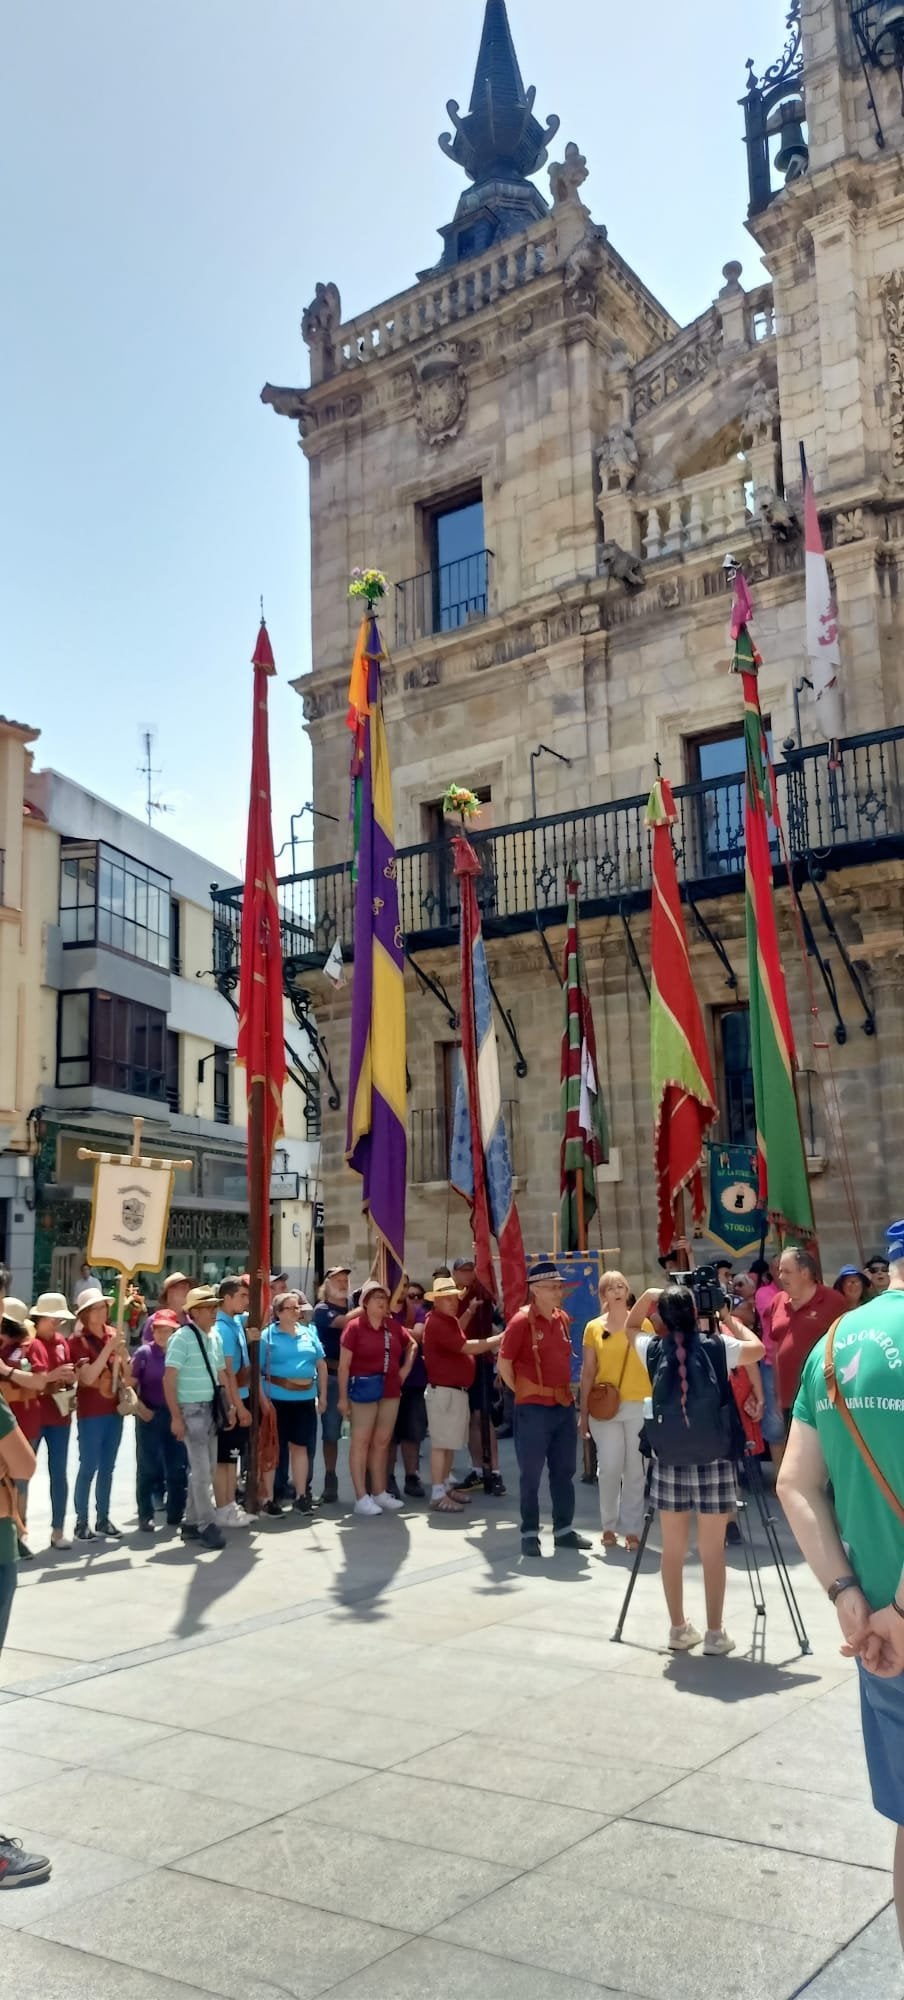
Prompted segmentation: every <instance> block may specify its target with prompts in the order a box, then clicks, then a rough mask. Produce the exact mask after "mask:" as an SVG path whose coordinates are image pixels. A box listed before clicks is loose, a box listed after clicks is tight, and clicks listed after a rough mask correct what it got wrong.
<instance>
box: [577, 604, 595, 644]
mask: <svg viewBox="0 0 904 2000" xmlns="http://www.w3.org/2000/svg"><path fill="white" fill-rule="evenodd" d="M599 629H600V607H599V605H598V604H582V605H581V633H582V635H583V637H584V638H586V637H587V636H588V635H589V634H590V633H591V632H598V631H599Z"/></svg>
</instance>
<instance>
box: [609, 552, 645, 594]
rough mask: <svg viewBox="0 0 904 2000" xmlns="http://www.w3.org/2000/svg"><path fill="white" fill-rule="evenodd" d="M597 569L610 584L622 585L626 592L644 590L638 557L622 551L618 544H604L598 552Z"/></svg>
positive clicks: (641, 566) (641, 569) (643, 580)
mask: <svg viewBox="0 0 904 2000" xmlns="http://www.w3.org/2000/svg"><path fill="white" fill-rule="evenodd" d="M597 569H598V571H599V574H600V576H605V577H607V578H608V579H609V581H610V582H611V583H623V584H624V587H625V589H626V591H634V590H645V589H646V582H647V580H646V577H645V576H644V573H643V564H642V562H641V560H640V557H639V556H635V555H633V554H632V553H631V550H630V549H623V548H621V547H620V546H619V544H618V542H604V543H603V545H602V548H601V549H600V552H599V560H598V562H597Z"/></svg>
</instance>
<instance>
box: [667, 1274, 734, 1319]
mask: <svg viewBox="0 0 904 2000" xmlns="http://www.w3.org/2000/svg"><path fill="white" fill-rule="evenodd" d="M668 1276H669V1284H670V1285H686V1286H687V1289H688V1291H689V1292H693V1295H694V1304H695V1306H696V1308H697V1312H698V1314H699V1317H700V1318H701V1319H716V1318H717V1317H718V1315H719V1313H721V1312H725V1311H726V1310H727V1308H728V1307H730V1305H731V1300H730V1298H729V1296H728V1293H727V1292H726V1291H725V1290H724V1287H723V1286H722V1285H720V1283H719V1279H718V1275H717V1272H716V1266H715V1264H698V1265H697V1268H696V1270H695V1271H670V1272H669V1274H668Z"/></svg>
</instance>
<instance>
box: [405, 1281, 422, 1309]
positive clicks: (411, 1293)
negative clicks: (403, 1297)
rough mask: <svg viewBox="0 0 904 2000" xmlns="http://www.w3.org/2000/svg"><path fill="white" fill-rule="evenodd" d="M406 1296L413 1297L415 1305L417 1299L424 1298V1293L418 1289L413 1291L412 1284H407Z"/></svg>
mask: <svg viewBox="0 0 904 2000" xmlns="http://www.w3.org/2000/svg"><path fill="white" fill-rule="evenodd" d="M408 1297H409V1298H410V1299H413V1300H414V1302H415V1305H417V1303H418V1301H419V1300H423V1298H424V1293H423V1292H418V1291H415V1289H414V1287H413V1285H409V1287H408Z"/></svg>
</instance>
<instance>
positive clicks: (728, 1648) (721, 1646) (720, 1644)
mask: <svg viewBox="0 0 904 2000" xmlns="http://www.w3.org/2000/svg"><path fill="white" fill-rule="evenodd" d="M734 1649H735V1642H734V1640H733V1639H732V1638H730V1637H729V1635H728V1633H727V1632H724V1631H723V1632H707V1634H706V1638H705V1639H704V1641H703V1651H704V1653H710V1654H712V1653H715V1654H722V1653H733V1652H734Z"/></svg>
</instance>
